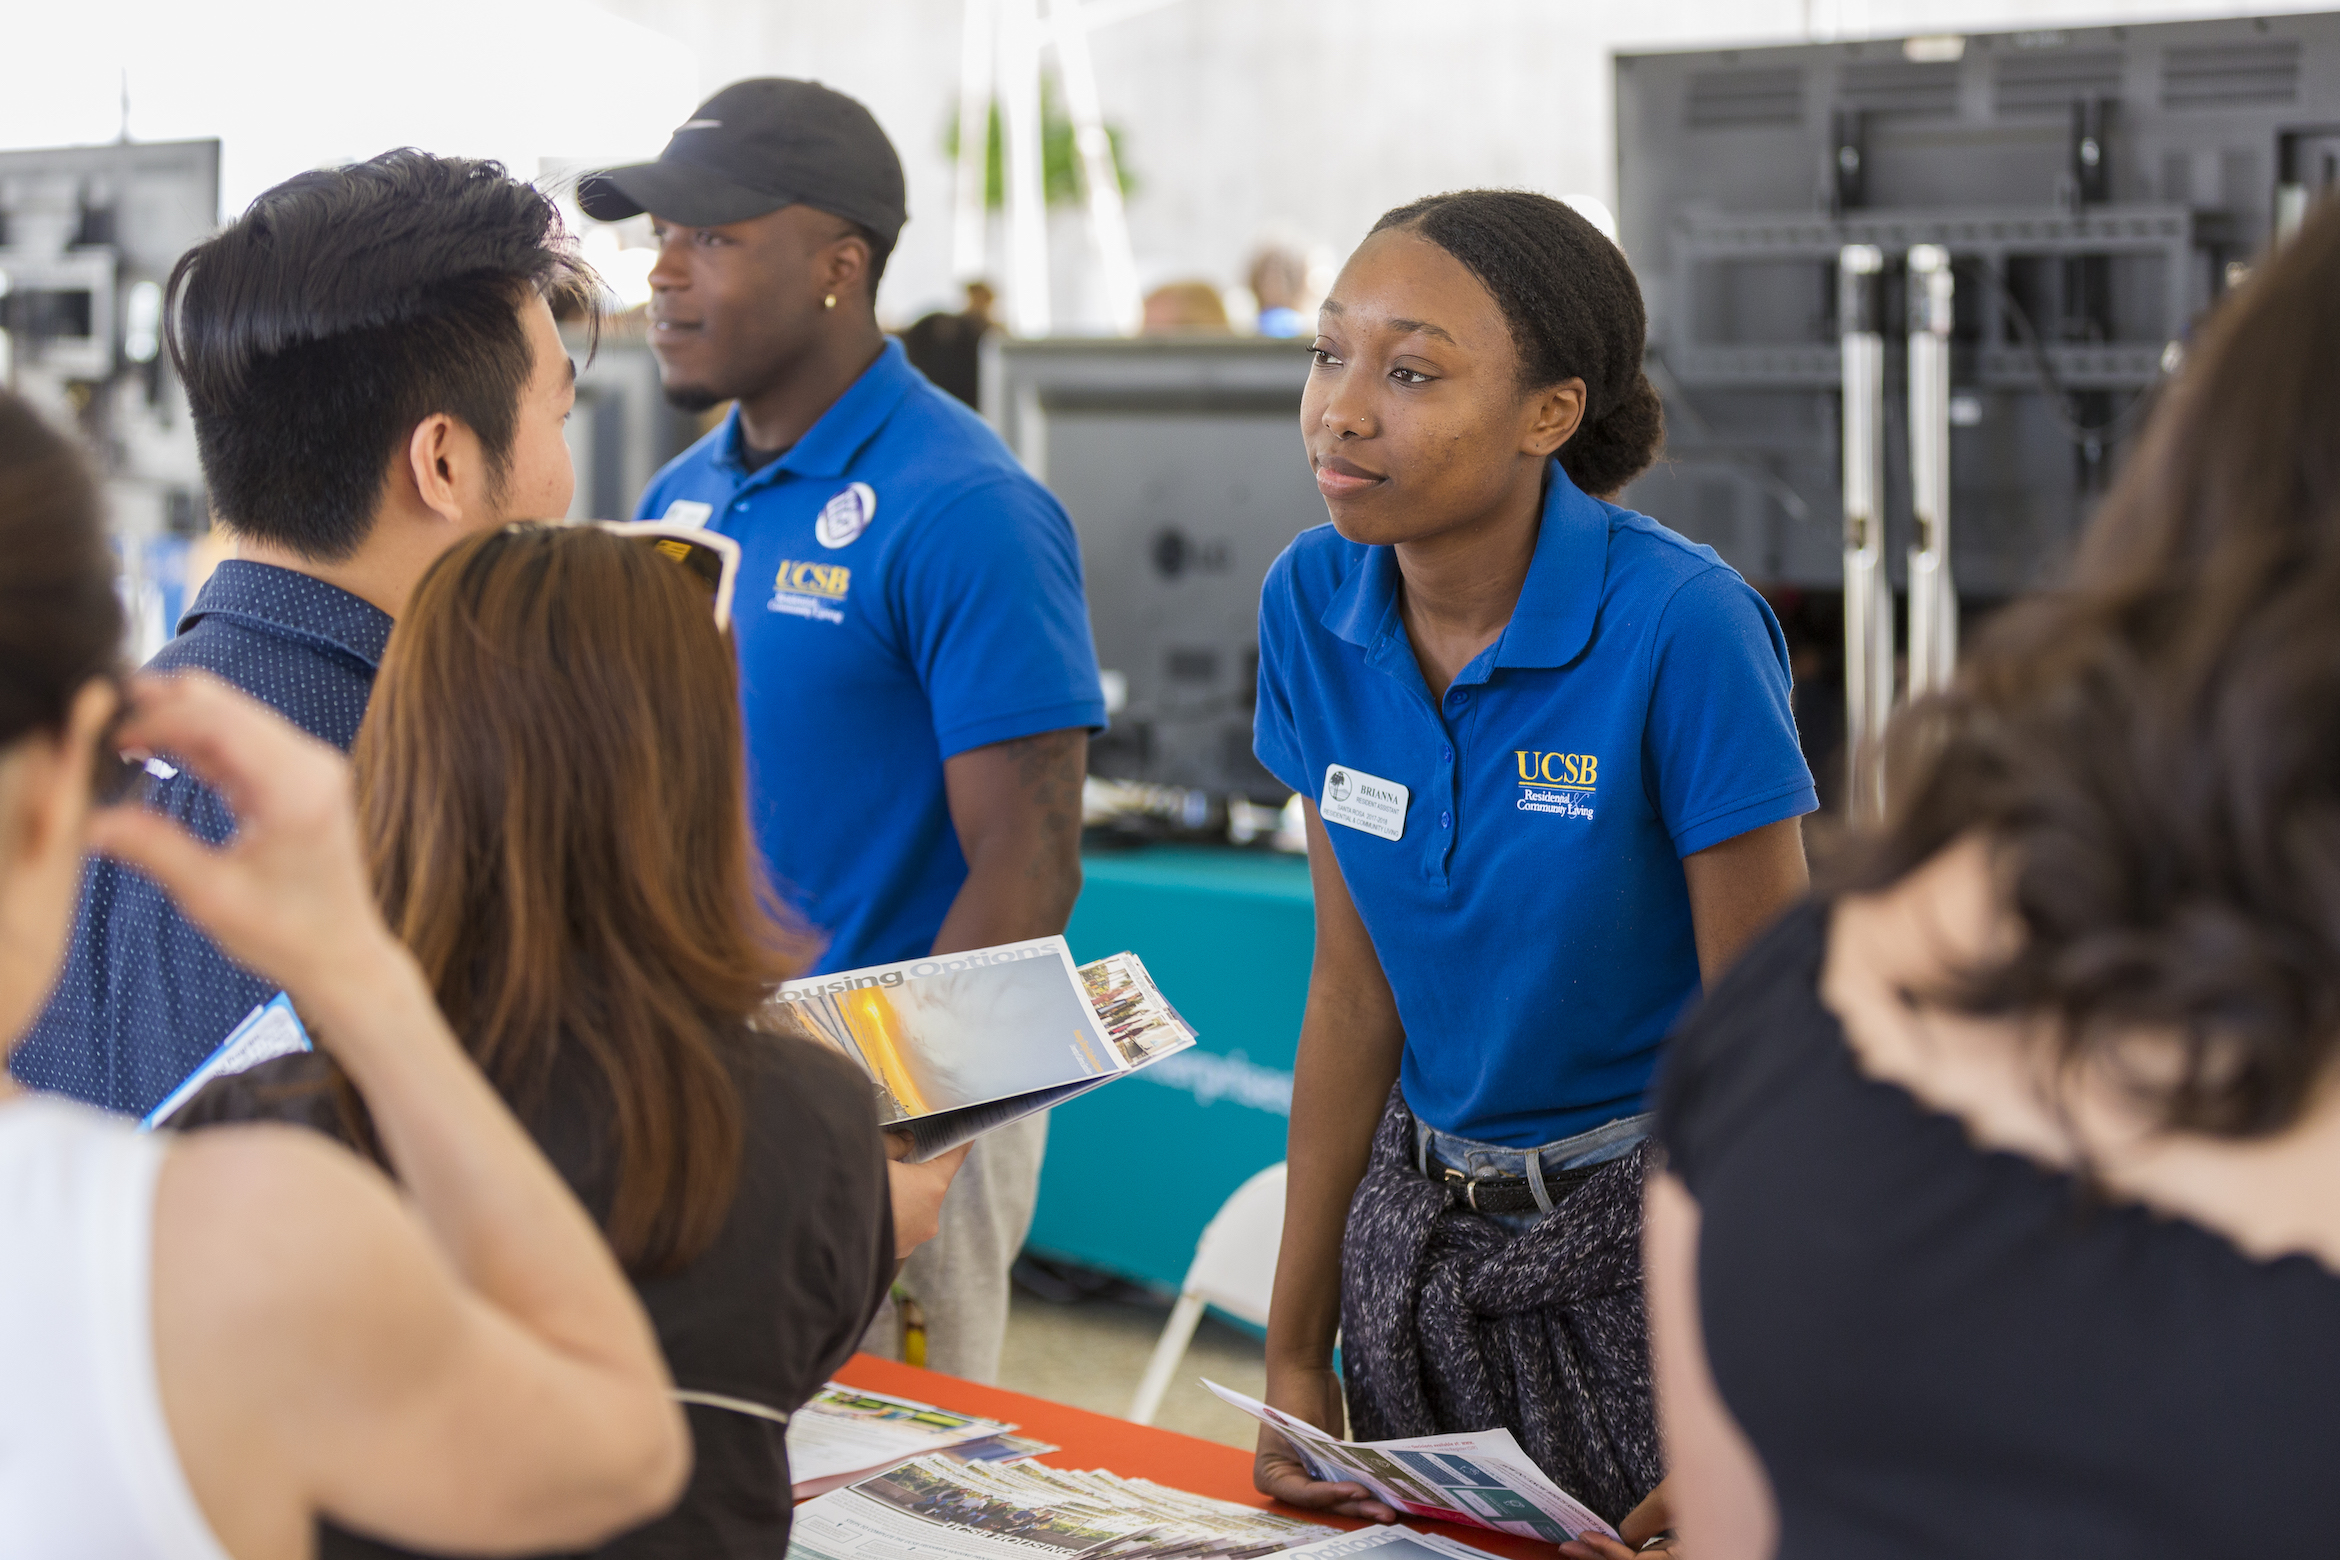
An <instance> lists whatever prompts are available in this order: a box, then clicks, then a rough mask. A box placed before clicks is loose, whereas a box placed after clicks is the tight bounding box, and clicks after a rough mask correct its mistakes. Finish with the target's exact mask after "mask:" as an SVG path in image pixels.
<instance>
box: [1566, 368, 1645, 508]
mask: <svg viewBox="0 0 2340 1560" xmlns="http://www.w3.org/2000/svg"><path fill="white" fill-rule="evenodd" d="M1665 447H1666V408H1665V403H1663V402H1662V401H1660V400H1659V399H1658V393H1657V387H1656V386H1655V385H1652V384H1651V383H1650V382H1649V376H1648V375H1647V374H1644V373H1642V372H1641V371H1640V370H1639V369H1636V370H1634V374H1633V383H1632V384H1631V385H1630V386H1629V387H1627V389H1626V391H1625V395H1624V398H1623V399H1622V400H1620V401H1619V402H1618V403H1617V404H1616V405H1615V406H1613V407H1611V408H1609V409H1608V410H1607V411H1605V412H1603V413H1602V414H1601V416H1600V418H1599V420H1597V421H1595V422H1590V423H1587V424H1586V425H1585V426H1584V427H1581V428H1579V429H1577V430H1576V436H1575V437H1574V438H1572V439H1570V440H1569V441H1568V442H1567V443H1566V444H1564V445H1562V446H1561V447H1560V469H1561V470H1563V471H1565V472H1567V473H1568V480H1569V481H1571V482H1573V483H1575V484H1576V485H1577V486H1578V487H1580V488H1582V489H1584V491H1586V492H1587V493H1594V494H1598V495H1599V496H1601V497H1603V498H1606V497H1608V496H1609V495H1610V494H1612V493H1614V492H1616V491H1617V490H1618V489H1619V488H1621V487H1623V486H1624V485H1625V484H1626V483H1628V482H1631V481H1632V480H1633V479H1634V478H1635V477H1638V476H1640V475H1641V474H1642V473H1643V472H1645V471H1647V470H1648V469H1649V468H1650V465H1651V463H1652V462H1654V461H1655V460H1656V459H1657V458H1658V456H1659V455H1661V454H1663V453H1664V452H1665Z"/></svg>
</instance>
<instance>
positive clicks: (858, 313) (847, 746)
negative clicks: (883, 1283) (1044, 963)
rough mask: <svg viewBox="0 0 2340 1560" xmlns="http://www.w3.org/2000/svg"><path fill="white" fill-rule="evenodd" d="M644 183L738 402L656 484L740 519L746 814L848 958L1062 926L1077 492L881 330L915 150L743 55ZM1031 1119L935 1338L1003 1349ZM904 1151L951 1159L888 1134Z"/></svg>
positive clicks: (982, 1155) (947, 1355)
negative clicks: (741, 67) (1015, 447)
mask: <svg viewBox="0 0 2340 1560" xmlns="http://www.w3.org/2000/svg"><path fill="white" fill-rule="evenodd" d="M579 198H580V200H581V202H582V203H583V205H584V207H585V210H586V212H587V213H588V214H589V215H592V216H595V217H599V218H603V219H606V220H620V219H623V218H626V217H630V216H633V215H636V214H638V213H640V212H644V211H647V212H649V213H650V215H651V216H652V218H653V219H654V221H655V222H656V224H657V228H656V231H657V234H658V239H659V246H660V248H659V258H658V263H657V265H656V267H655V268H654V269H653V270H652V271H651V273H650V284H651V287H652V290H653V293H654V301H653V302H652V304H651V310H650V317H651V337H650V339H651V346H652V348H653V350H654V351H655V352H656V353H657V355H658V362H659V369H660V373H661V375H662V377H663V379H664V381H665V385H666V392H667V395H668V398H669V399H671V400H673V401H674V402H675V403H676V404H678V405H681V406H684V407H687V408H693V409H705V408H708V407H712V406H714V405H717V404H718V403H720V402H722V401H725V400H730V401H732V402H733V403H734V405H733V407H732V411H731V414H730V416H729V417H727V418H726V419H725V420H724V422H723V424H722V426H721V427H719V428H717V429H716V430H715V431H714V432H713V433H711V434H709V435H708V436H707V437H706V438H704V439H702V440H700V441H699V442H698V443H697V444H696V445H694V446H692V448H691V449H689V450H688V451H686V452H685V453H684V454H683V455H681V456H680V457H678V458H677V459H676V460H675V461H674V462H673V463H672V464H671V465H669V466H668V467H667V468H666V469H665V470H664V471H662V472H660V473H659V474H658V477H657V479H656V480H655V481H653V482H652V483H651V485H650V487H649V489H648V491H647V492H645V493H644V494H643V497H642V502H641V505H640V508H639V514H640V515H641V516H642V517H643V518H666V519H674V520H684V521H688V522H691V523H694V524H704V525H707V526H711V527H713V528H715V529H717V530H720V531H722V532H723V533H725V534H726V535H729V536H732V537H734V538H736V539H737V540H738V542H739V544H740V548H741V553H742V570H741V587H740V589H741V597H740V602H739V607H738V610H737V612H736V613H735V616H734V623H735V624H736V630H735V632H736V634H737V637H738V642H739V655H740V686H741V699H742V702H743V704H744V707H745V710H746V719H747V732H748V745H749V764H750V786H751V794H752V796H753V799H754V800H753V805H754V808H755V822H756V830H757V836H758V839H759V840H760V841H761V843H762V847H763V851H764V856H765V859H766V861H767V862H768V864H769V865H770V868H771V871H772V875H773V877H774V878H775V879H776V880H777V882H778V885H779V887H780V888H781V890H782V892H783V893H785V894H787V895H788V896H789V897H790V898H791V899H792V901H793V902H794V903H795V904H796V906H797V907H798V908H799V909H800V910H801V911H802V913H803V914H804V916H805V918H806V919H807V920H808V921H810V922H811V923H812V924H813V926H815V927H816V928H818V929H819V930H820V931H821V932H822V933H823V934H825V935H826V936H827V937H828V939H829V944H828V949H827V952H826V954H825V955H824V957H823V960H822V963H821V965H820V969H821V970H823V971H826V970H838V969H850V968H854V967H856V966H860V965H867V964H874V963H880V962H885V961H890V960H896V959H909V958H918V957H923V956H925V955H926V954H928V953H930V952H932V953H948V952H953V951H956V950H961V949H966V948H976V947H983V946H987V945H990V944H994V943H1004V942H1014V941H1019V940H1022V939H1025V938H1032V937H1043V936H1049V935H1052V934H1054V933H1058V932H1061V931H1063V930H1064V926H1065V922H1066V920H1067V919H1068V918H1069V916H1070V915H1071V913H1072V904H1073V900H1074V898H1075V897H1076V896H1077V895H1078V894H1079V892H1080V882H1081V873H1080V811H1081V809H1080V795H1081V780H1082V776H1083V774H1084V773H1085V772H1086V769H1087V748H1088V732H1089V730H1090V729H1092V728H1095V727H1100V726H1102V725H1103V724H1104V722H1105V706H1104V700H1103V695H1102V693H1101V691H1100V689H1099V685H1098V680H1097V665H1096V654H1095V651H1094V649H1093V647H1092V645H1091V643H1090V638H1089V623H1088V610H1087V606H1086V603H1085V602H1084V600H1083V598H1082V594H1081V565H1080V554H1079V549H1078V548H1077V546H1076V545H1075V542H1074V540H1073V533H1072V527H1071V524H1070V522H1068V521H1067V520H1066V518H1065V515H1064V511H1063V509H1062V508H1061V507H1060V506H1059V505H1058V504H1057V502H1056V501H1055V499H1054V498H1052V497H1050V496H1049V494H1048V492H1047V491H1046V490H1045V489H1044V488H1042V487H1041V486H1040V485H1039V484H1038V483H1037V482H1035V481H1033V480H1032V479H1031V477H1030V476H1028V475H1027V474H1026V473H1025V472H1024V471H1023V470H1022V468H1021V467H1019V466H1018V465H1017V464H1016V462H1015V459H1014V457H1012V456H1011V455H1010V454H1009V453H1008V451H1007V449H1006V447H1005V446H1004V445H1002V444H1001V443H1000V441H999V439H998V438H997V436H995V435H994V434H993V433H992V432H991V430H990V429H989V428H988V427H986V426H985V425H984V423H983V422H982V421H981V419H979V418H978V417H976V416H975V415H974V414H973V413H972V412H970V411H969V410H968V409H967V408H966V407H965V406H963V405H961V404H960V403H959V402H958V401H956V400H954V399H953V398H952V397H950V396H949V395H947V394H945V393H944V392H942V391H941V390H938V389H937V388H935V386H933V385H932V384H929V383H928V382H927V381H926V380H925V379H924V378H923V377H922V376H920V374H919V373H918V372H917V370H915V369H914V368H912V367H911V366H910V364H909V362H908V360H907V359H906V358H905V357H904V356H903V352H902V347H901V345H900V343H898V342H892V341H889V340H887V339H886V337H885V336H884V334H883V333H882V332H880V331H879V329H878V326H877V315H876V303H875V298H876V292H877V283H878V278H879V276H880V275H881V274H882V272H883V270H884V268H885V261H886V256H887V255H888V253H889V252H890V251H891V250H892V248H893V246H894V241H895V238H896V237H897V235H898V234H899V233H900V231H901V228H902V223H903V221H904V210H903V185H902V168H901V163H900V161H899V159H898V158H897V157H896V156H895V154H894V149H893V147H892V145H891V144H890V143H889V142H888V141H887V140H886V137H885V133H884V132H883V131H882V130H880V129H879V128H878V125H877V122H876V120H874V119H873V118H871V117H870V114H869V111H868V110H867V109H865V108H863V107H862V106H861V105H860V104H859V103H857V102H855V101H854V100H853V99H851V98H848V97H845V96H843V95H842V94H840V93H837V92H832V91H830V90H829V89H828V88H826V87H823V86H820V85H819V84H817V83H814V82H808V81H786V80H770V79H766V80H754V81H742V82H737V83H735V84H733V85H732V86H729V87H726V88H725V89H724V90H723V91H721V92H719V93H717V94H716V95H715V96H714V97H713V98H711V99H709V100H708V101H707V102H706V103H704V104H702V105H701V106H700V107H699V108H698V110H697V111H696V112H695V113H693V115H692V116H691V118H690V120H689V121H688V122H686V123H685V124H683V125H682V126H681V127H680V128H679V129H677V130H676V131H675V133H674V137H673V139H672V141H670V142H669V143H668V145H667V148H666V150H665V151H664V153H662V154H661V155H660V157H659V159H658V160H657V161H656V162H651V163H642V164H637V165H635V166H632V167H627V168H617V169H612V170H610V171H608V172H606V173H601V174H597V175H595V176H593V177H591V178H588V179H587V180H586V181H585V182H584V184H583V186H582V187H581V189H580V191H579ZM1045 1131H1046V1128H1045V1125H1044V1124H1043V1123H1042V1122H1041V1121H1040V1120H1038V1119H1035V1120H1033V1121H1031V1122H1029V1123H1019V1124H1017V1125H1015V1126H1011V1127H1007V1128H1003V1129H1000V1130H998V1131H995V1132H993V1133H991V1134H989V1135H987V1136H986V1137H984V1138H982V1139H980V1140H978V1142H977V1143H976V1145H975V1148H974V1150H973V1152H972V1153H971V1154H970V1155H969V1157H968V1159H967V1161H966V1163H965V1165H964V1166H963V1167H962V1168H961V1169H960V1171H959V1173H958V1175H957V1179H956V1180H955V1181H954V1182H953V1183H952V1184H951V1186H950V1190H949V1193H948V1195H947V1197H946V1198H945V1199H944V1201H943V1203H942V1208H941V1231H940V1234H939V1235H938V1236H937V1238H936V1239H935V1240H933V1241H932V1242H930V1243H929V1244H928V1245H926V1246H924V1247H922V1248H920V1250H919V1251H918V1252H917V1253H916V1254H915V1255H913V1256H912V1257H911V1259H910V1263H909V1266H908V1268H907V1269H906V1270H905V1273H904V1282H905V1284H906V1286H907V1287H908V1289H909V1290H910V1292H911V1293H912V1294H913V1295H915V1296H916V1297H917V1298H918V1299H919V1301H920V1302H921V1305H922V1307H923V1309H924V1311H925V1313H926V1319H927V1326H928V1330H929V1331H928V1345H927V1359H928V1362H929V1363H930V1364H932V1365H934V1366H935V1367H936V1368H937V1369H940V1370H945V1371H949V1372H951V1373H953V1374H955V1375H962V1376H969V1377H973V1378H975V1379H978V1380H987V1379H989V1378H990V1377H992V1376H993V1375H994V1374H995V1373H996V1372H997V1369H998V1362H999V1349H1000V1342H1001V1339H1002V1337H1003V1336H1004V1332H1005V1327H1006V1304H1007V1269H1008V1265H1009V1263H1010V1262H1012V1261H1013V1260H1014V1257H1015V1253H1016V1251H1017V1249H1018V1248H1019V1247H1020V1246H1021V1245H1022V1243H1023V1238H1024V1232H1025V1230H1026V1229H1027V1228H1028V1226H1029V1225H1030V1222H1031V1215H1032V1204H1033V1200H1034V1198H1035V1196H1036V1195H1037V1190H1038V1185H1039V1169H1040V1154H1041V1150H1042V1146H1043V1143H1044V1141H1045ZM895 1169H896V1177H897V1206H899V1205H900V1202H901V1192H902V1184H903V1182H904V1180H905V1179H906V1178H911V1177H917V1176H921V1175H925V1176H929V1177H931V1176H932V1175H933V1174H934V1172H932V1171H929V1170H922V1169H911V1168H908V1167H904V1166H900V1165H897V1166H896V1167H895Z"/></svg>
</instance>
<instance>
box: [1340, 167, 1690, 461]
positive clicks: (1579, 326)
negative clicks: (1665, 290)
mask: <svg viewBox="0 0 2340 1560" xmlns="http://www.w3.org/2000/svg"><path fill="white" fill-rule="evenodd" d="M1384 228H1403V229H1406V230H1407V231H1409V232H1414V233H1419V234H1420V235H1421V236H1422V237H1424V238H1426V239H1428V240H1429V241H1430V242H1432V243H1433V244H1436V245H1437V246H1438V247H1439V248H1441V249H1443V250H1445V251H1446V252H1447V253H1448V254H1450V255H1452V256H1454V257H1455V259H1457V260H1459V261H1461V262H1462V263H1463V265H1464V267H1465V268H1467V269H1468V270H1469V271H1470V273H1471V274H1472V275H1473V276H1475V277H1477V278H1478V279H1479V282H1480V284H1481V285H1482V286H1484V287H1485V288H1486V289H1487V291H1488V292H1490V293H1492V294H1493V295H1494V298H1495V302H1496V305H1497V306H1498V307H1500V308H1501V309H1502V310H1503V318H1504V319H1505V321H1506V322H1508V323H1509V324H1510V326H1511V336H1512V340H1513V341H1514V342H1515V343H1517V344H1518V347H1519V362H1520V383H1521V385H1522V387H1523V388H1525V389H1530V390H1540V389H1543V388H1544V387H1545V386H1547V385H1556V384H1558V383H1560V382H1561V381H1562V380H1564V379H1581V380H1583V381H1584V420H1583V421H1582V422H1581V423H1579V424H1578V425H1577V429H1576V433H1575V435H1574V436H1573V437H1571V438H1570V439H1569V441H1568V442H1567V443H1566V444H1564V445H1562V446H1561V447H1560V467H1561V469H1562V470H1564V471H1566V472H1567V473H1568V477H1569V480H1570V481H1572V482H1574V483H1575V484H1576V485H1577V486H1578V487H1579V488H1582V489H1583V490H1584V491H1585V492H1587V493H1593V494H1597V495H1600V496H1602V497H1606V496H1607V495H1609V494H1611V493H1614V492H1616V491H1617V490H1618V489H1619V488H1621V487H1623V486H1624V485H1625V484H1626V483H1628V482H1630V481H1632V480H1633V479H1634V478H1635V477H1637V476H1639V475H1641V473H1642V472H1644V471H1646V470H1648V469H1649V466H1650V463H1651V462H1652V461H1654V460H1656V459H1657V458H1658V456H1659V455H1660V454H1661V453H1662V452H1663V451H1664V449H1665V443H1666V418H1665V409H1664V408H1663V407H1662V406H1661V405H1660V404H1659V402H1658V396H1657V391H1656V390H1655V389H1654V388H1652V386H1651V385H1650V382H1649V377H1648V376H1647V375H1646V374H1644V373H1643V372H1642V371H1641V359H1642V349H1643V345H1644V342H1645V341H1646V339H1647V337H1648V334H1649V318H1648V316H1647V314H1645V313H1644V312H1643V310H1642V306H1641V284H1640V283H1639V282H1637V281H1635V280H1634V278H1633V268H1632V266H1630V265H1629V264H1627V263H1626V260H1625V254H1624V251H1622V250H1620V249H1619V248H1618V247H1617V246H1616V245H1615V244H1613V243H1611V242H1610V241H1609V240H1608V238H1607V237H1605V236H1604V235H1603V234H1602V232H1601V230H1600V229H1599V228H1596V227H1594V226H1593V225H1592V224H1591V223H1590V222H1588V221H1586V220H1585V219H1584V218H1583V217H1582V216H1580V215H1579V214H1578V213H1577V212H1575V211H1574V210H1572V209H1570V208H1569V207H1568V206H1566V205H1564V204H1562V203H1561V202H1559V201H1556V200H1554V199H1552V198H1551V197H1550V196H1548V195H1536V194H1532V193H1530V192H1528V191H1526V190H1457V191H1454V192H1453V193H1451V194H1446V195H1426V196H1424V197H1423V198H1422V199H1420V200H1417V201H1414V202H1413V203H1412V204H1410V205H1405V206H1400V207H1398V208H1397V209H1396V210H1394V211H1390V212H1387V213H1385V214H1384V215H1383V216H1382V219H1381V220H1380V221H1379V222H1376V223H1374V224H1373V231H1374V232H1376V233H1378V232H1380V231H1381V230H1382V229H1384Z"/></svg>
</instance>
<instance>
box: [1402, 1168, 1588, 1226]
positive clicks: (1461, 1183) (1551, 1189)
mask: <svg viewBox="0 0 2340 1560" xmlns="http://www.w3.org/2000/svg"><path fill="white" fill-rule="evenodd" d="M1609 1164H1610V1161H1608V1160H1603V1161H1602V1162H1601V1163H1599V1164H1597V1165H1578V1166H1576V1167H1575V1168H1574V1169H1571V1170H1547V1171H1545V1172H1544V1196H1545V1199H1546V1200H1547V1201H1549V1202H1550V1203H1551V1204H1552V1206H1553V1207H1555V1208H1557V1207H1559V1206H1560V1204H1561V1202H1562V1201H1563V1200H1564V1199H1565V1198H1566V1197H1567V1196H1568V1195H1569V1193H1571V1192H1573V1191H1575V1190H1576V1189H1577V1188H1578V1187H1580V1186H1582V1185H1584V1183H1585V1182H1587V1181H1589V1180H1591V1179H1592V1178H1593V1177H1594V1176H1595V1175H1597V1174H1599V1173H1600V1172H1601V1171H1603V1170H1606V1169H1607V1168H1608V1167H1609ZM1437 1179H1439V1180H1441V1181H1443V1182H1445V1183H1446V1191H1447V1195H1448V1196H1450V1197H1454V1198H1458V1199H1459V1200H1460V1201H1461V1202H1462V1204H1463V1206H1464V1207H1466V1208H1468V1209H1470V1210H1471V1212H1473V1213H1534V1212H1537V1211H1538V1209H1539V1206H1540V1205H1539V1204H1538V1203H1537V1202H1536V1189H1535V1187H1534V1185H1532V1184H1531V1183H1530V1182H1529V1180H1528V1178H1527V1177H1526V1176H1524V1175H1484V1176H1472V1175H1465V1174H1463V1173H1462V1172H1461V1171H1460V1170H1457V1169H1455V1168H1454V1167H1453V1166H1452V1165H1440V1166H1439V1167H1438V1176H1437Z"/></svg>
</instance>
